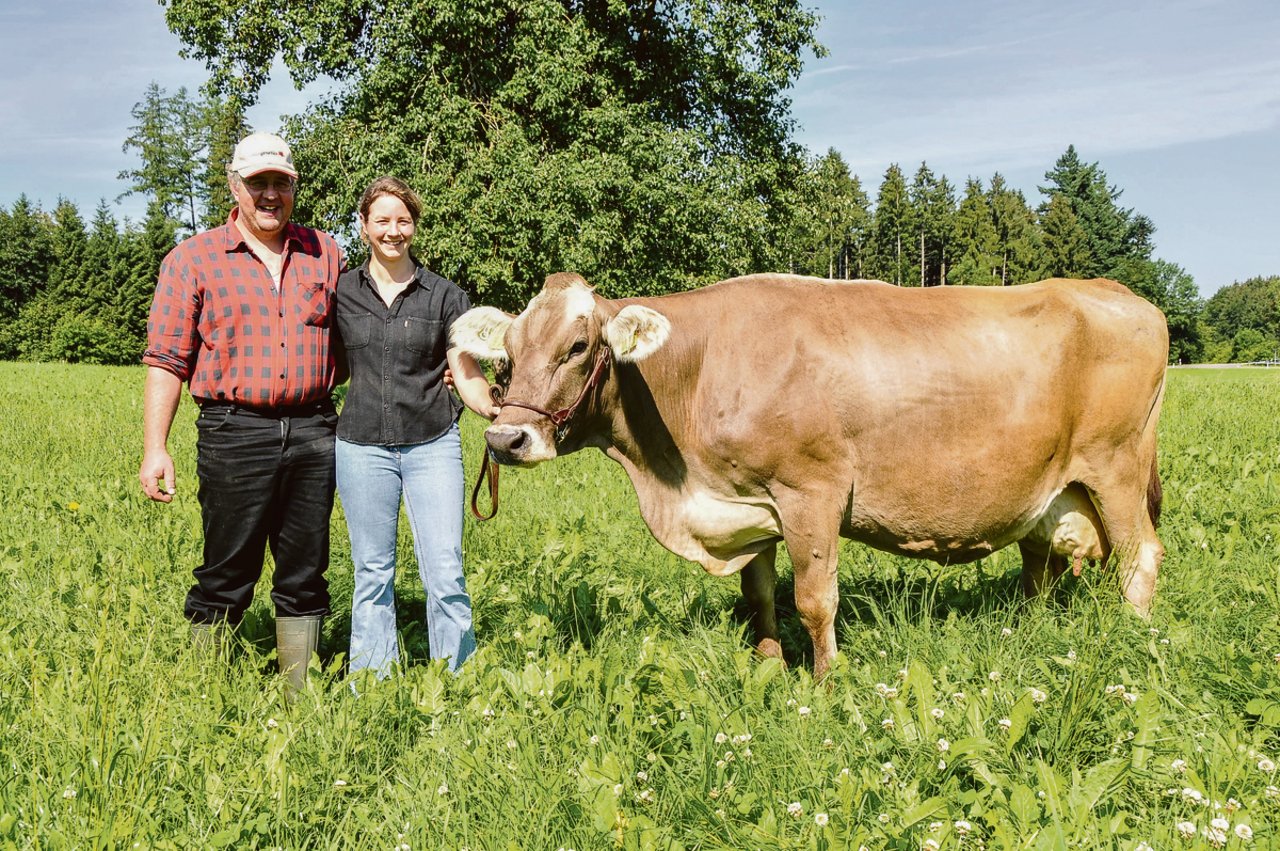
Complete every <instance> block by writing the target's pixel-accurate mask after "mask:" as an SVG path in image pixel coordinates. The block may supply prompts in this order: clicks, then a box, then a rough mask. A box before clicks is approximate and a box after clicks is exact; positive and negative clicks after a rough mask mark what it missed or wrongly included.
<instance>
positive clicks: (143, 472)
mask: <svg viewBox="0 0 1280 851" xmlns="http://www.w3.org/2000/svg"><path fill="white" fill-rule="evenodd" d="M138 481H140V482H141V483H142V492H143V493H145V494H146V495H147V498H148V499H152V500H155V501H156V502H172V501H173V495H174V493H176V492H177V486H178V483H177V480H176V479H175V478H174V474H173V458H171V457H170V456H169V453H168V452H166V451H164V450H163V449H157V450H152V451H150V452H148V453H147V454H146V455H144V456H143V458H142V466H141V467H140V468H139V469H138ZM162 483H163V485H162Z"/></svg>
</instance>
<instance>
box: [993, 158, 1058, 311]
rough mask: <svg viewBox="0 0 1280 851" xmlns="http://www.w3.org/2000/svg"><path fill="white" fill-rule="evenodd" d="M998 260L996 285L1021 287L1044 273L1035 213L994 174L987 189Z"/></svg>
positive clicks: (1016, 192)
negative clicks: (998, 278)
mask: <svg viewBox="0 0 1280 851" xmlns="http://www.w3.org/2000/svg"><path fill="white" fill-rule="evenodd" d="M988 197H989V198H990V201H991V220H992V224H993V225H994V226H995V231H996V251H997V253H998V255H999V257H1000V283H1001V284H1002V285H1004V286H1009V285H1010V284H1023V283H1027V282H1028V281H1034V280H1037V279H1038V278H1040V277H1042V276H1043V274H1044V265H1045V264H1044V260H1043V256H1044V245H1043V241H1042V239H1041V234H1040V231H1039V229H1038V224H1037V222H1036V217H1035V214H1034V213H1033V212H1032V211H1031V208H1030V206H1028V205H1027V199H1026V197H1025V196H1023V194H1022V192H1020V191H1019V190H1016V189H1010V188H1009V187H1008V185H1007V184H1006V183H1005V180H1004V176H1003V175H1001V174H1000V173H999V172H996V173H995V175H994V176H992V178H991V187H990V189H989V190H988Z"/></svg>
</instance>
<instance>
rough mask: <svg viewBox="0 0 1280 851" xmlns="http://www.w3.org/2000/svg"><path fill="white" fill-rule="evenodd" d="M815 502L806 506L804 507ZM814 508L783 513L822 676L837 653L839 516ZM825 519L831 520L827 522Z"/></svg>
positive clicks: (799, 604)
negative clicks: (790, 516) (828, 515)
mask: <svg viewBox="0 0 1280 851" xmlns="http://www.w3.org/2000/svg"><path fill="white" fill-rule="evenodd" d="M805 507H810V508H811V506H803V507H802V508H805ZM815 514H817V512H814V511H812V510H810V511H808V512H807V513H806V512H804V511H803V510H802V511H801V512H799V513H798V514H795V515H793V516H794V517H795V522H794V523H793V524H788V523H787V518H786V517H785V516H784V517H783V531H782V535H783V539H784V540H785V541H786V543H787V552H788V553H790V555H791V564H792V565H793V566H794V567H795V580H796V610H797V611H799V612H800V622H801V623H802V624H804V628H805V629H806V630H807V631H808V633H809V639H810V640H811V641H812V642H813V676H814V678H816V679H821V678H822V677H823V676H824V675H826V673H827V669H828V668H830V667H831V662H832V660H834V659H835V657H836V607H837V605H838V603H839V598H840V589H839V583H838V575H837V567H838V554H839V541H840V539H839V536H838V530H839V517H838V516H833V517H831V518H823V517H821V516H815ZM824 519H827V520H829V522H823V521H824Z"/></svg>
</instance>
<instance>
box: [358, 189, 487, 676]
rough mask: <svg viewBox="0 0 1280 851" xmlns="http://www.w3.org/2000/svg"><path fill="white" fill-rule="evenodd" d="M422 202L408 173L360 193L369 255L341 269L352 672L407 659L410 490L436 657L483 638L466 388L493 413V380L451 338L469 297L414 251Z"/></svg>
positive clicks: (478, 405)
mask: <svg viewBox="0 0 1280 851" xmlns="http://www.w3.org/2000/svg"><path fill="white" fill-rule="evenodd" d="M421 212H422V202H421V201H420V200H419V199H418V196H417V195H416V194H414V192H413V190H412V189H410V188H409V187H408V186H407V185H406V184H405V183H403V182H402V181H400V180H397V179H396V178H394V177H380V178H378V179H377V180H375V181H374V182H373V183H372V184H370V186H369V188H368V189H366V190H365V192H364V195H363V196H362V197H361V199H360V238H361V240H363V241H364V242H365V243H367V244H368V246H369V260H368V262H367V263H365V264H364V265H363V266H361V267H360V268H358V269H351V270H349V271H347V272H345V273H343V275H342V277H341V278H339V280H338V287H337V321H338V330H339V331H340V333H341V339H342V343H343V347H344V348H345V350H346V355H345V357H346V362H347V366H348V368H349V370H350V373H351V385H350V387H349V388H348V390H347V398H346V402H345V403H344V405H343V408H342V414H341V417H340V418H339V420H338V442H337V479H338V495H339V496H340V497H341V499H342V506H343V509H344V510H345V512H346V516H347V529H348V531H349V533H350V536H351V556H352V560H353V561H354V562H355V592H354V595H353V597H352V601H351V650H350V655H349V659H348V661H349V664H350V669H351V671H352V673H354V672H356V671H358V670H361V669H364V668H371V669H373V670H374V671H375V672H376V673H377V676H378V678H379V679H381V678H382V677H385V676H386V675H387V674H388V673H389V672H390V670H391V665H392V663H393V662H396V661H397V660H398V659H399V645H398V642H397V640H396V610H395V571H396V529H397V526H398V523H399V517H400V501H401V497H402V496H403V498H404V504H405V509H406V512H407V513H408V515H409V527H410V529H411V530H412V531H413V546H414V552H415V554H416V555H417V558H418V572H419V574H420V576H421V578H422V586H423V589H424V590H425V591H426V595H427V636H428V641H429V644H430V652H431V658H433V659H448V660H449V669H450V670H457V668H458V666H459V665H461V664H462V663H463V662H464V661H465V660H466V658H467V657H468V656H469V655H471V652H472V651H473V650H475V632H474V630H473V629H472V626H471V598H470V597H469V596H468V595H467V588H466V582H465V581H464V579H463V576H462V507H463V481H462V446H461V440H460V438H459V433H458V416H459V414H461V412H462V404H460V403H459V402H458V401H457V399H455V398H454V396H453V395H452V394H451V393H450V392H449V390H448V389H447V388H446V386H445V384H444V372H445V369H446V367H448V368H449V369H451V370H452V376H453V380H454V384H455V386H456V388H457V391H458V394H459V395H460V396H461V397H462V401H463V402H464V403H465V404H466V405H467V407H469V408H470V409H471V410H473V411H475V412H476V413H478V414H480V415H481V416H484V417H487V418H489V419H492V418H493V416H494V415H495V414H496V413H497V412H498V409H497V408H495V407H494V406H493V402H492V401H491V400H490V398H489V382H488V381H487V379H486V378H485V376H484V373H483V372H482V371H481V369H480V367H479V365H478V364H477V363H476V362H475V361H474V360H472V359H471V357H470V356H469V355H466V354H464V353H462V352H457V351H454V350H452V349H450V348H448V331H449V326H450V325H451V324H452V323H453V321H454V320H455V319H457V318H458V317H459V316H461V315H462V314H463V313H464V312H465V311H466V310H468V309H469V308H470V306H471V305H470V302H469V301H468V299H467V296H466V294H465V293H463V292H462V290H461V289H459V288H458V287H457V285H455V284H454V283H452V282H451V281H447V280H445V279H444V278H442V277H440V276H439V275H437V274H435V273H434V272H432V271H430V270H429V269H427V268H425V267H424V266H422V265H420V264H419V263H418V262H417V260H416V259H415V258H414V257H413V255H412V254H411V253H410V246H411V245H412V243H413V234H414V229H415V228H416V226H417V223H418V216H419V215H420V214H421Z"/></svg>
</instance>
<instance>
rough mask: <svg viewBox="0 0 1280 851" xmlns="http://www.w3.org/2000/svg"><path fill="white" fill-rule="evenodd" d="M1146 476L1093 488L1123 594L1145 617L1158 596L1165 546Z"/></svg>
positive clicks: (1129, 478) (1135, 609)
mask: <svg viewBox="0 0 1280 851" xmlns="http://www.w3.org/2000/svg"><path fill="white" fill-rule="evenodd" d="M1147 487H1148V478H1147V476H1146V475H1142V476H1136V475H1135V476H1129V477H1126V479H1125V480H1123V481H1121V482H1115V481H1114V480H1113V481H1112V482H1109V483H1106V484H1103V485H1101V486H1098V487H1095V488H1091V492H1092V496H1093V499H1094V502H1095V503H1097V506H1098V514H1099V515H1100V516H1101V518H1102V526H1103V528H1104V529H1105V530H1106V533H1107V538H1108V539H1109V540H1110V541H1111V552H1112V555H1114V556H1115V558H1116V561H1117V564H1118V568H1119V569H1118V571H1117V572H1118V573H1119V576H1120V591H1121V593H1122V594H1124V598H1125V600H1126V601H1127V602H1128V603H1129V605H1131V606H1133V608H1134V611H1136V612H1137V613H1138V614H1139V615H1142V616H1143V617H1146V616H1147V615H1148V614H1149V613H1150V611H1151V598H1152V597H1154V596H1155V593H1156V576H1157V574H1158V573H1159V572H1160V562H1161V561H1163V559H1164V546H1163V545H1162V544H1161V543H1160V539H1159V538H1158V537H1156V529H1155V523H1154V520H1153V515H1154V513H1155V511H1154V510H1153V508H1152V504H1151V502H1150V501H1149V498H1148V492H1147Z"/></svg>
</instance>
